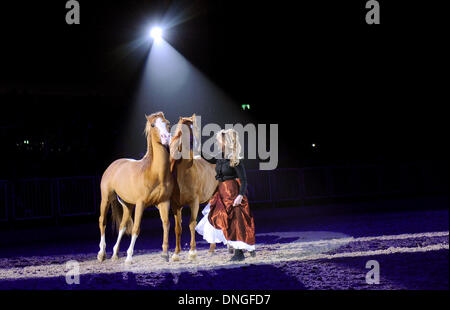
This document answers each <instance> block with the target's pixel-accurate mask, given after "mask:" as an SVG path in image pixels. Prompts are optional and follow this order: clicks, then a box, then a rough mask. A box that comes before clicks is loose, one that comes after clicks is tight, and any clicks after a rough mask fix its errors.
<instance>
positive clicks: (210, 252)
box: [208, 251, 216, 256]
mask: <svg viewBox="0 0 450 310" xmlns="http://www.w3.org/2000/svg"><path fill="white" fill-rule="evenodd" d="M214 254H216V252H214V251H208V255H209V256H213V255H214Z"/></svg>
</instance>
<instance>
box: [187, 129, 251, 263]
mask: <svg viewBox="0 0 450 310" xmlns="http://www.w3.org/2000/svg"><path fill="white" fill-rule="evenodd" d="M216 139H217V143H218V144H219V147H220V148H221V149H222V156H219V157H220V158H218V159H212V160H208V161H210V162H213V163H215V164H216V179H217V180H218V181H219V186H218V187H217V190H216V192H215V193H214V194H213V196H212V197H211V199H210V200H209V203H208V205H206V207H205V208H204V209H203V211H202V213H203V215H204V217H203V218H202V220H201V221H200V222H199V223H198V225H197V227H196V228H195V229H196V231H197V232H198V233H199V234H201V235H202V236H203V239H205V240H206V241H207V242H209V243H220V242H223V243H224V244H227V245H228V246H230V247H232V248H233V249H234V256H233V257H232V258H231V261H241V260H244V259H245V257H244V252H243V250H247V251H249V252H250V253H251V255H252V256H255V224H254V221H253V215H252V213H251V211H250V207H249V204H248V200H247V197H246V195H245V193H246V191H247V177H246V174H245V168H244V165H243V163H242V162H241V161H240V160H239V153H240V151H241V145H240V143H239V136H238V134H237V132H236V131H235V130H233V129H228V130H221V131H219V132H218V133H217V135H216Z"/></svg>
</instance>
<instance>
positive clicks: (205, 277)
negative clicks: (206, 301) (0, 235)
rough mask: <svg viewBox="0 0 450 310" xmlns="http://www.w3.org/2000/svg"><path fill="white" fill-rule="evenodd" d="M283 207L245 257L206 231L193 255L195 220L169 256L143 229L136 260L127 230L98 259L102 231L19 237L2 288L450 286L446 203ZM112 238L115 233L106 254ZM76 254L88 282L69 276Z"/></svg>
mask: <svg viewBox="0 0 450 310" xmlns="http://www.w3.org/2000/svg"><path fill="white" fill-rule="evenodd" d="M267 212H269V211H267ZM277 212H278V215H279V216H280V214H283V213H284V217H283V218H284V219H285V223H287V221H286V218H289V224H286V225H283V228H284V230H283V231H280V230H275V229H274V228H275V227H274V226H273V224H272V226H271V224H269V222H267V225H265V224H266V222H265V217H264V216H263V215H262V211H261V214H260V216H259V218H258V217H257V216H256V215H255V218H256V219H259V221H256V223H257V224H258V223H259V224H260V226H261V225H264V226H265V227H264V228H260V229H259V232H258V233H257V235H256V240H257V255H256V257H250V256H249V255H248V254H246V259H245V261H243V262H241V263H232V262H230V261H229V258H230V256H231V255H230V254H229V253H228V251H227V249H226V247H225V246H223V245H218V247H217V250H216V253H215V254H213V255H210V254H208V252H207V250H208V244H207V243H205V242H204V241H202V240H201V236H199V235H197V246H198V256H197V258H196V259H194V260H190V259H188V255H187V254H188V253H187V251H188V250H189V248H188V246H187V245H188V242H189V236H188V235H189V234H188V233H187V229H185V230H184V236H183V245H184V246H183V252H182V254H181V260H180V261H177V262H174V261H172V260H170V261H169V262H167V261H166V260H164V259H163V258H162V257H161V255H160V242H161V239H160V237H161V236H160V235H161V232H159V231H158V232H157V233H153V234H151V235H150V234H149V232H148V231H147V232H145V231H144V232H143V233H141V236H140V238H139V239H138V241H137V245H138V244H139V245H140V246H136V250H135V255H134V260H133V263H132V264H131V265H125V264H124V260H125V256H126V254H125V250H126V248H127V246H128V243H129V238H124V240H123V243H122V246H121V248H122V250H123V251H121V252H120V255H119V256H120V259H119V260H118V261H111V260H110V259H107V260H106V261H104V262H98V261H97V259H96V254H97V253H96V252H97V248H96V245H97V243H98V240H96V239H95V238H90V239H88V240H80V241H70V242H66V243H59V242H47V243H46V242H41V243H39V244H34V246H30V247H27V249H24V248H23V247H22V248H21V251H18V250H17V246H13V247H11V246H10V247H4V250H5V251H4V252H3V253H2V254H3V255H1V256H2V257H0V289H70V290H73V289H75V290H77V289H448V288H449V283H448V279H449V272H448V270H449V260H448V259H449V257H448V254H449V230H448V210H435V211H403V212H394V213H380V214H359V215H352V216H349V215H346V216H333V217H323V216H320V217H313V218H305V217H302V218H299V217H296V216H295V210H294V209H292V208H286V209H279V210H277ZM184 223H186V221H185V222H184ZM270 223H273V221H270ZM145 225H152V226H157V222H156V220H155V219H148V220H147V221H146V222H145ZM278 226H279V225H278ZM257 231H258V230H257ZM142 235H146V236H145V237H144V236H142ZM113 238H114V236H113V235H111V236H110V238H109V239H110V240H108V243H107V251H108V257H110V256H111V248H112V245H113V243H114V239H113ZM171 244H172V245H173V242H172V240H171ZM39 245H40V246H39ZM80 249H85V250H84V251H83V250H80ZM172 250H173V249H172ZM20 252H22V253H21V254H20V255H15V254H16V253H20ZM42 254H45V255H42ZM369 260H376V261H377V262H378V263H379V265H380V283H379V284H372V285H371V284H367V283H366V274H367V272H368V271H369V269H368V268H366V263H367V262H368V261H369ZM74 261H76V264H77V265H76V266H77V267H76V268H78V271H79V274H80V283H79V284H67V281H66V280H67V278H69V280H70V275H71V273H69V274H68V271H70V270H72V271H73V270H74V265H73V264H72V263H73V262H74ZM68 262H69V263H68Z"/></svg>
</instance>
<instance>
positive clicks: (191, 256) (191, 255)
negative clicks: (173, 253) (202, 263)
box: [189, 250, 197, 260]
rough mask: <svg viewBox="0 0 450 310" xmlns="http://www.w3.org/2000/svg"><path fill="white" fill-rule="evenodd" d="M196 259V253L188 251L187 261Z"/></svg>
mask: <svg viewBox="0 0 450 310" xmlns="http://www.w3.org/2000/svg"><path fill="white" fill-rule="evenodd" d="M196 258H197V251H195V250H194V251H189V259H190V260H193V259H196Z"/></svg>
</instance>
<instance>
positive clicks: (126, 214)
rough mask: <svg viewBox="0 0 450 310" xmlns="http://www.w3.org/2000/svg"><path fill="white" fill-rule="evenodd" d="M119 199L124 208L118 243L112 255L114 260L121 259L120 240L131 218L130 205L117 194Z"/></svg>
mask: <svg viewBox="0 0 450 310" xmlns="http://www.w3.org/2000/svg"><path fill="white" fill-rule="evenodd" d="M117 201H118V202H119V203H120V204H121V205H122V209H123V214H122V220H121V222H120V226H119V236H118V237H117V241H116V244H115V245H114V248H113V256H112V257H111V259H112V260H118V259H119V256H118V254H119V247H120V241H121V240H122V236H123V235H124V233H125V232H126V230H127V225H129V222H130V221H131V222H132V220H131V212H130V209H129V208H128V206H127V205H126V204H125V203H124V202H123V201H122V199H120V197H119V196H117Z"/></svg>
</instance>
